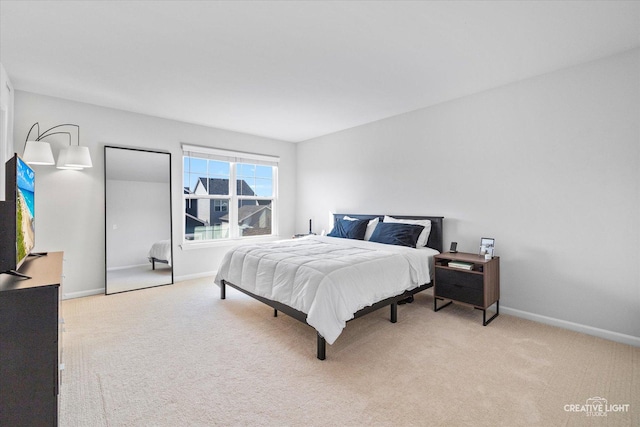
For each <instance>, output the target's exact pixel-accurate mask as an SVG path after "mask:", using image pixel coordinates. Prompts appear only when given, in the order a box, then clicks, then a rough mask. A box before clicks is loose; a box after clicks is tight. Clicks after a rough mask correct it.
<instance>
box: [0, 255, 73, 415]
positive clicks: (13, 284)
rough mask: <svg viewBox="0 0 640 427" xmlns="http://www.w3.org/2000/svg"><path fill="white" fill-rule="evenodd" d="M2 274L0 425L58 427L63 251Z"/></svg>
mask: <svg viewBox="0 0 640 427" xmlns="http://www.w3.org/2000/svg"><path fill="white" fill-rule="evenodd" d="M19 272H20V273H22V274H25V275H27V276H30V277H31V279H24V278H20V277H16V276H10V275H7V274H1V275H0V426H12V427H17V426H30V427H33V426H56V425H58V392H59V385H60V375H59V366H60V365H59V364H60V356H61V355H60V352H61V348H62V347H61V345H59V342H60V325H61V322H60V313H59V307H60V295H61V294H60V284H61V282H62V252H49V253H48V254H47V255H45V256H40V257H30V258H28V259H27V260H26V261H25V262H24V263H23V264H22V266H21V267H20V270H19Z"/></svg>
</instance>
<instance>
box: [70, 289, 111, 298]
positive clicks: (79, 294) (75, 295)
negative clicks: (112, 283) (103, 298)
mask: <svg viewBox="0 0 640 427" xmlns="http://www.w3.org/2000/svg"><path fill="white" fill-rule="evenodd" d="M102 294H104V288H97V289H90V290H88V291H80V292H63V293H62V299H63V300H65V299H73V298H82V297H88V296H91V295H102Z"/></svg>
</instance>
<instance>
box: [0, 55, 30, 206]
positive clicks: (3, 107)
mask: <svg viewBox="0 0 640 427" xmlns="http://www.w3.org/2000/svg"><path fill="white" fill-rule="evenodd" d="M13 111H14V94H13V85H12V84H11V80H9V75H7V72H6V70H5V69H4V67H3V66H2V64H0V200H4V199H5V195H4V190H5V189H4V187H5V180H4V175H5V171H4V164H5V163H6V162H7V160H9V158H10V157H11V156H12V155H13V153H14V151H13V144H12V143H11V142H10V141H13ZM25 137H26V135H25Z"/></svg>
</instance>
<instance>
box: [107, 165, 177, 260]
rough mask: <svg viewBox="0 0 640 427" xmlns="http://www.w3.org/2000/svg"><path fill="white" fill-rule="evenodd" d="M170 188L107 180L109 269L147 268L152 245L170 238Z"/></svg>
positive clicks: (145, 183) (161, 185) (151, 184)
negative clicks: (142, 266) (168, 189)
mask: <svg viewBox="0 0 640 427" xmlns="http://www.w3.org/2000/svg"><path fill="white" fill-rule="evenodd" d="M165 156H166V154H165ZM167 164H168V162H167ZM165 170H166V167H165ZM168 187H169V184H168V183H166V182H141V181H122V180H117V179H107V194H108V198H109V203H108V204H107V206H106V207H105V208H106V209H105V211H106V212H105V214H106V216H107V237H106V238H107V249H106V250H107V269H113V268H123V267H133V266H136V265H147V264H149V259H148V253H149V249H150V248H151V245H153V244H154V243H156V242H158V241H160V240H167V239H170V238H171V231H170V230H171V223H170V222H169V221H170V218H169V215H170V213H169V208H168V206H169V193H168V191H167V188H168Z"/></svg>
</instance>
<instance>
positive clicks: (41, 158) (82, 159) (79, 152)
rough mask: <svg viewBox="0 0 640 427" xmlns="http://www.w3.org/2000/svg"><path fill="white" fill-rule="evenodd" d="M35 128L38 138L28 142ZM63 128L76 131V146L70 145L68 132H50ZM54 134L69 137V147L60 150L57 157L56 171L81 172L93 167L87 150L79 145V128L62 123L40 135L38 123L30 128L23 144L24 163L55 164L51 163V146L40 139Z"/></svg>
mask: <svg viewBox="0 0 640 427" xmlns="http://www.w3.org/2000/svg"><path fill="white" fill-rule="evenodd" d="M36 126H37V127H38V136H37V137H36V139H35V140H31V141H30V140H29V135H31V131H32V130H33V128H34V127H36ZM63 126H73V127H75V128H76V129H77V135H78V145H72V144H71V133H70V132H64V131H58V132H52V130H54V129H58V128H61V127H63ZM56 134H66V135H68V136H69V146H68V147H66V148H64V149H62V150H61V151H60V154H59V155H58V163H57V164H56V167H57V168H58V169H73V170H82V169H84V168H90V167H93V163H92V162H91V155H90V154H89V148H88V147H82V146H81V145H80V126H78V125H74V124H71V123H64V124H61V125H57V126H53V127H51V128H49V129H47V130H45V131H44V132H42V133H40V124H39V123H38V122H36V123H34V124H33V126H31V129H29V133H27V139H26V140H25V142H24V154H23V156H22V157H23V159H24V161H25V162H26V163H29V164H32V165H53V164H55V162H54V161H53V153H52V152H51V145H49V143H48V142H45V141H42V139H43V138H46V137H48V136H51V135H56Z"/></svg>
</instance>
